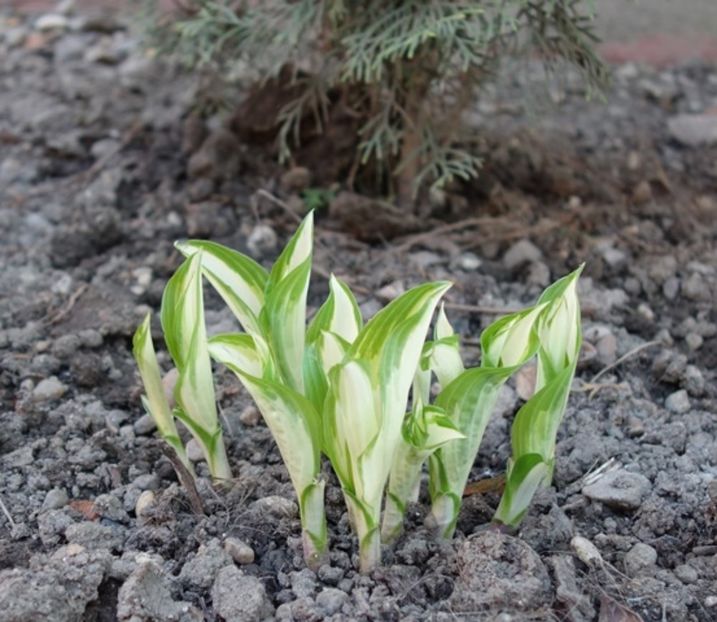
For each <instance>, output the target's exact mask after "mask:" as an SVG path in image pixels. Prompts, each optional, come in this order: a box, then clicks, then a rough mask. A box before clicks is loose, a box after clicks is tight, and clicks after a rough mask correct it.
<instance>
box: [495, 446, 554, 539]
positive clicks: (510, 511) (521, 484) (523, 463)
mask: <svg viewBox="0 0 717 622" xmlns="http://www.w3.org/2000/svg"><path fill="white" fill-rule="evenodd" d="M551 477H552V467H551V466H550V465H549V464H548V463H546V462H544V460H543V458H542V456H540V455H538V454H524V455H523V456H521V457H520V458H519V459H518V461H517V462H516V463H515V464H512V465H511V466H510V467H509V468H508V472H507V474H506V483H505V490H504V491H503V496H502V497H501V500H500V504H499V505H498V509H497V510H496V513H495V516H494V517H493V520H494V521H498V522H500V523H502V524H503V525H510V526H513V527H517V526H518V525H519V524H520V522H521V521H522V520H523V517H524V516H525V513H526V512H527V511H528V508H529V507H530V503H531V501H532V500H533V496H534V495H535V493H536V491H537V490H538V488H540V487H542V486H546V485H548V484H549V483H550V479H551Z"/></svg>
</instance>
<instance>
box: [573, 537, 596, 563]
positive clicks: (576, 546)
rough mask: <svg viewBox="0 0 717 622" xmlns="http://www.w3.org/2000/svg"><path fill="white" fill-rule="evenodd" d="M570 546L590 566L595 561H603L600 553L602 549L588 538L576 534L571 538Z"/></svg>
mask: <svg viewBox="0 0 717 622" xmlns="http://www.w3.org/2000/svg"><path fill="white" fill-rule="evenodd" d="M570 546H571V547H572V549H573V551H575V554H576V555H577V556H578V559H579V560H580V561H581V562H583V563H584V564H587V565H588V566H590V565H592V564H593V563H597V564H600V563H602V555H601V554H600V551H598V548H597V547H596V546H595V545H594V544H593V543H592V542H590V540H588V539H587V538H583V537H582V536H575V537H574V538H573V539H572V540H570Z"/></svg>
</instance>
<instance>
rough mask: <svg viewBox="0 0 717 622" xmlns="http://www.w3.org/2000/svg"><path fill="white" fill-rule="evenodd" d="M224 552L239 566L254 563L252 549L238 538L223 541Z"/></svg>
mask: <svg viewBox="0 0 717 622" xmlns="http://www.w3.org/2000/svg"><path fill="white" fill-rule="evenodd" d="M224 550H225V551H226V552H227V553H229V555H231V557H232V559H233V560H234V561H235V562H236V563H237V564H241V565H246V564H252V563H254V549H252V548H251V547H250V546H249V545H248V544H247V543H246V542H244V541H243V540H240V539H239V538H233V537H229V538H227V539H226V540H225V541H224Z"/></svg>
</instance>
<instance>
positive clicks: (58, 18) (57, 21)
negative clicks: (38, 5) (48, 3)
mask: <svg viewBox="0 0 717 622" xmlns="http://www.w3.org/2000/svg"><path fill="white" fill-rule="evenodd" d="M35 28H37V29H38V30H42V31H46V30H64V29H65V28H67V18H66V17H65V16H64V15H60V14H58V13H46V14H45V15H41V16H40V17H39V18H38V19H37V21H36V22H35Z"/></svg>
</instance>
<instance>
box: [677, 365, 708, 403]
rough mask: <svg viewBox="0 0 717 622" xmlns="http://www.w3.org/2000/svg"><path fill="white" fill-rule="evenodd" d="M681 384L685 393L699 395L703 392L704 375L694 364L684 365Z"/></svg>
mask: <svg viewBox="0 0 717 622" xmlns="http://www.w3.org/2000/svg"><path fill="white" fill-rule="evenodd" d="M682 386H683V387H684V388H685V389H686V390H687V393H689V394H690V395H694V396H695V397H699V396H700V395H702V394H703V393H704V392H705V377H704V376H703V375H702V372H701V371H700V369H699V368H698V367H695V366H694V365H688V366H687V367H685V373H684V375H683V376H682Z"/></svg>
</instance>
